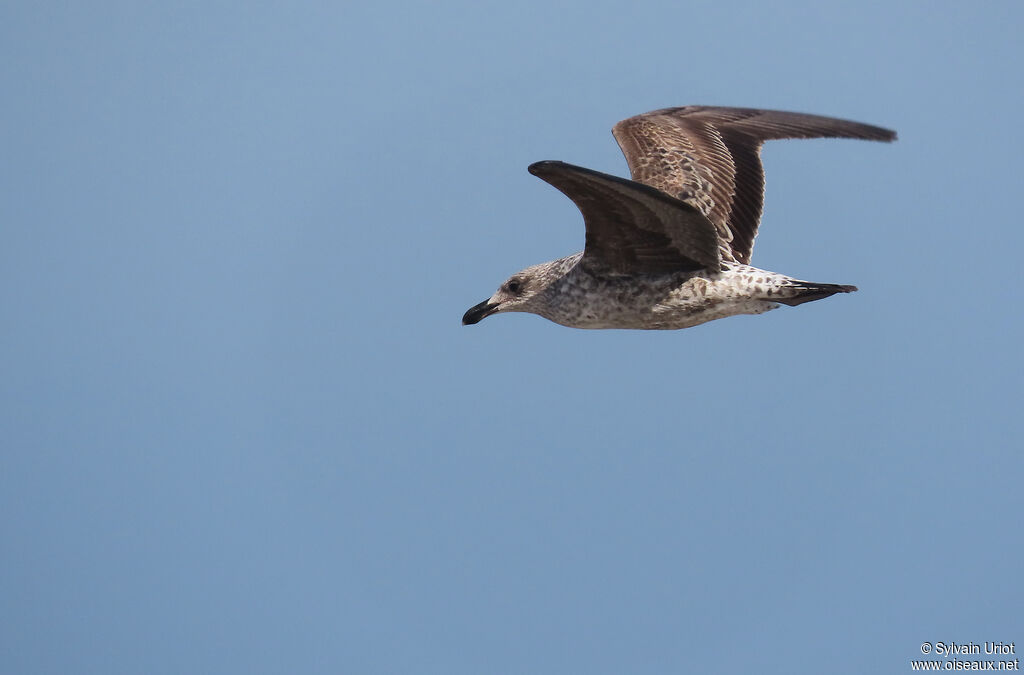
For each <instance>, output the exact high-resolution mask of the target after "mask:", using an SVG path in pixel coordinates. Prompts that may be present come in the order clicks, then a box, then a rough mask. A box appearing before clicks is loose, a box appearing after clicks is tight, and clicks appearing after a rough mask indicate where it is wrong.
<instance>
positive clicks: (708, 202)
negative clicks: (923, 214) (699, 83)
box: [612, 105, 896, 264]
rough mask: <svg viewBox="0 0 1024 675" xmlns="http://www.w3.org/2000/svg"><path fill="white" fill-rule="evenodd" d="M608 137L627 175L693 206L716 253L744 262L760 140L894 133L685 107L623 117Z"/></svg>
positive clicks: (765, 113) (759, 173) (756, 195)
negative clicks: (713, 236) (714, 234)
mask: <svg viewBox="0 0 1024 675" xmlns="http://www.w3.org/2000/svg"><path fill="white" fill-rule="evenodd" d="M612 134H613V135H614V136H615V140H616V141H618V143H619V147H620V148H622V154H624V155H625V156H626V163H627V164H628V165H629V170H630V173H631V175H632V177H633V180H635V181H637V182H639V183H643V184H645V185H650V186H651V187H654V188H657V189H658V190H661V191H662V192H665V193H667V194H669V195H671V196H673V197H676V198H677V199H680V200H682V201H684V202H686V203H688V204H691V205H693V206H695V207H697V208H698V209H700V211H701V212H702V213H703V214H704V215H706V216H707V217H708V219H709V220H710V221H711V222H712V223H714V225H715V227H716V228H717V230H718V237H719V240H720V244H721V255H722V258H723V259H724V260H734V261H736V262H739V263H743V264H749V263H750V254H751V251H752V250H753V248H754V238H755V237H756V236H757V226H758V223H759V222H760V219H761V208H762V205H763V203H764V170H763V168H762V166H761V157H760V153H761V145H762V144H763V143H764V142H765V141H768V140H774V139H781V138H859V139H863V140H870V141H892V140H895V139H896V133H895V132H894V131H889V130H888V129H882V128H881V127H876V126H872V125H869V124H861V123H860V122H850V121H848V120H840V119H834V118H831V117H821V116H819V115H806V114H803V113H792V112H782V111H779V110H755V109H752V108H720V107H709V106H692V105H691V106H684V107H681V108H665V109H664V110H655V111H653V112H649V113H644V114H642V115H637V116H636V117H630V118H629V119H626V120H623V121H621V122H619V123H618V124H616V125H615V127H614V128H613V129H612Z"/></svg>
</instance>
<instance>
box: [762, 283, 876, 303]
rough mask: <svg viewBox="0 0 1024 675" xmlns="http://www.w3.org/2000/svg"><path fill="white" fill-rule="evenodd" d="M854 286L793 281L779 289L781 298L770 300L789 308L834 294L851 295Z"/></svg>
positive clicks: (854, 288) (855, 288)
mask: <svg viewBox="0 0 1024 675" xmlns="http://www.w3.org/2000/svg"><path fill="white" fill-rule="evenodd" d="M855 290H857V287H856V286H844V285H842V284H816V283H814V282H811V281H795V280H794V281H793V283H791V284H787V285H786V286H784V287H783V288H782V289H781V291H782V292H781V297H774V298H772V299H773V300H774V301H775V302H781V303H782V304H784V305H789V306H790V307H796V306H797V305H802V304H804V303H805V302H814V301H815V300H821V299H822V298H827V297H829V296H830V295H835V294H836V293H853V292H854V291H855Z"/></svg>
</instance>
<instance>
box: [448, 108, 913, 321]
mask: <svg viewBox="0 0 1024 675" xmlns="http://www.w3.org/2000/svg"><path fill="white" fill-rule="evenodd" d="M612 134H613V135H614V136H615V140H616V141H618V143H619V147H620V148H621V149H622V153H623V154H624V155H625V156H626V162H627V164H628V165H629V170H630V173H631V175H632V177H633V180H626V179H625V178H619V177H617V176H611V175H608V174H604V173H601V172H599V171H594V170H592V169H584V168H583V167H579V166H573V165H572V164H566V163H565V162H554V161H546V162H537V163H535V164H531V165H530V168H529V170H530V173H532V174H533V175H534V176H537V177H538V178H541V179H543V180H545V181H547V182H548V183H550V184H551V185H553V186H555V187H556V188H558V189H559V190H560V191H561V192H562V193H563V194H565V196H566V197H568V198H569V199H571V200H572V201H573V202H574V203H575V204H576V206H577V207H578V208H579V210H580V212H581V213H582V214H583V222H584V225H585V226H586V231H587V234H586V246H585V248H584V250H583V251H581V252H580V253H576V254H574V255H571V256H568V257H565V258H560V259H558V260H553V261H551V262H546V263H541V264H540V265H534V266H532V267H527V268H526V269H524V270H522V271H521V272H517V273H516V274H513V275H512V276H511V277H509V279H508V280H507V281H505V283H503V284H502V285H501V287H500V288H498V290H497V291H496V292H495V293H494V295H492V296H491V297H490V298H488V299H487V300H484V301H483V302H481V303H480V304H478V305H476V306H474V307H472V308H471V309H470V310H469V311H468V312H466V314H465V315H464V316H463V317H462V323H463V324H474V323H477V322H479V321H480V320H481V319H483V318H484V317H487V316H490V315H491V314H497V313H498V312H532V313H534V314H539V315H541V316H543V317H544V318H546V319H550V320H551V321H554V322H555V323H559V324H562V325H563V326H570V327H573V328H647V329H655V328H658V329H675V328H689V327H690V326H696V325H698V324H701V323H705V322H707V321H712V320H714V319H721V318H724V317H727V316H734V315H736V314H761V313H763V312H767V311H768V310H771V309H775V308H776V307H778V306H779V304H780V303H781V304H784V305H789V306H791V307H794V306H796V305H800V304H803V303H805V302H811V301H812V300H820V299H822V298H827V297H829V296H830V295H834V294H836V293H850V292H851V291H855V290H857V288H856V287H855V286H843V285H839V284H819V283H812V282H808V281H800V280H799V279H794V278H792V277H788V276H785V275H783V274H779V273H777V272H769V271H766V270H762V269H758V268H756V267H752V266H751V265H750V253H751V251H752V250H753V248H754V238H755V237H756V236H757V226H758V223H759V221H760V219H761V207H762V204H763V201H764V170H763V168H762V167H761V158H760V152H761V145H762V144H763V143H764V142H765V141H767V140H772V139H778V138H860V139H864V140H870V141H893V140H895V139H896V133H895V132H893V131H889V130H888V129H882V128H880V127H875V126H870V125H867V124H860V123H858V122H849V121H846V120H839V119H833V118H829V117H820V116H817V115H805V114H801V113H791V112H781V111H777V110H754V109H750V108H717V107H706V106H685V107H682V108H666V109H664V110H655V111H654V112H649V113H645V114H643V115H637V116H636V117H631V118H629V119H627V120H623V121H622V122H619V123H618V124H616V125H615V127H614V128H613V129H612Z"/></svg>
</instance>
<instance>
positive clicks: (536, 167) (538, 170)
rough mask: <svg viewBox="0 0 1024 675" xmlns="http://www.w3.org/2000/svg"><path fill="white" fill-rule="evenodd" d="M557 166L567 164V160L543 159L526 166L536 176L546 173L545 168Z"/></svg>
mask: <svg viewBox="0 0 1024 675" xmlns="http://www.w3.org/2000/svg"><path fill="white" fill-rule="evenodd" d="M556 166H565V162H560V161H558V160H557V159H542V160H541V161H539V162H534V163H533V164H531V165H530V166H528V167H526V170H527V171H529V172H530V173H532V174H533V175H534V176H539V175H540V174H542V173H544V170H545V169H552V168H554V167H556Z"/></svg>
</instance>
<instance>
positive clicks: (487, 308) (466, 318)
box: [462, 300, 498, 326]
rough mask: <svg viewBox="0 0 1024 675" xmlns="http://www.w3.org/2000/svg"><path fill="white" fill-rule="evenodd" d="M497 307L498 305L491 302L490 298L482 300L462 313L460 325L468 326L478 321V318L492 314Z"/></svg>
mask: <svg viewBox="0 0 1024 675" xmlns="http://www.w3.org/2000/svg"><path fill="white" fill-rule="evenodd" d="M497 309H498V305H496V304H491V301H490V300H484V301H483V302H481V303H480V304H479V305H473V306H472V307H470V308H469V311H468V312H466V313H465V314H463V315H462V325H463V326H469V325H471V324H474V323H480V320H481V319H483V318H484V317H486V316H490V315H491V314H494V312H495V311H496V310H497Z"/></svg>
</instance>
